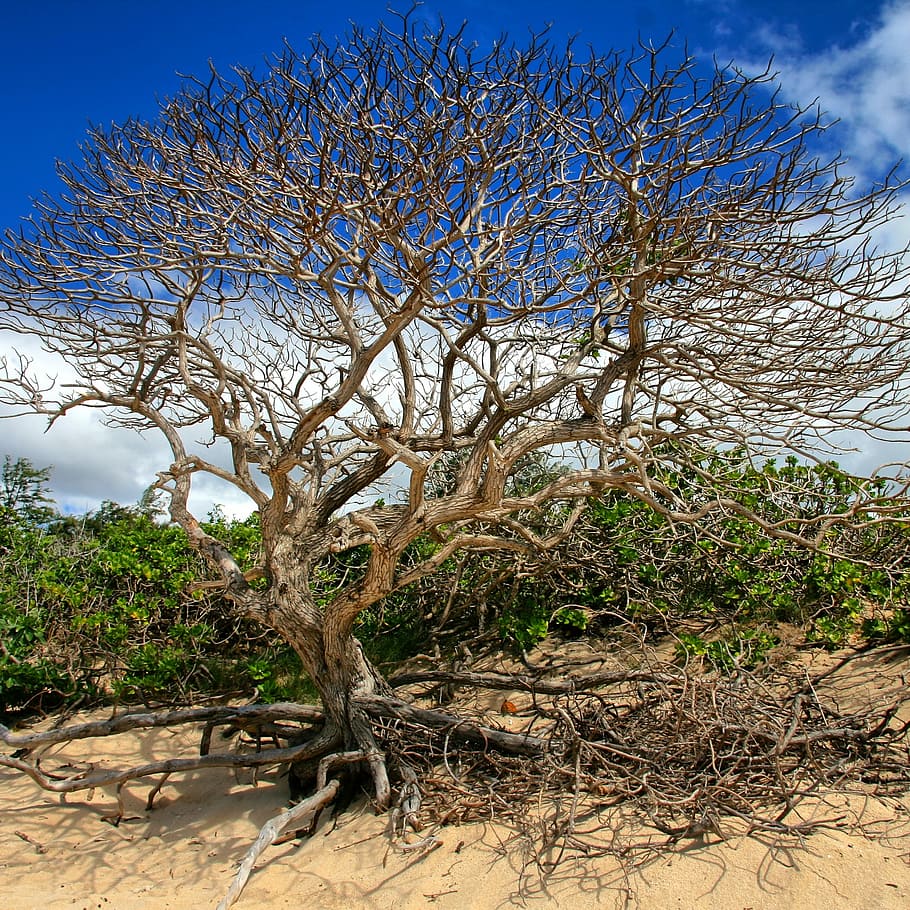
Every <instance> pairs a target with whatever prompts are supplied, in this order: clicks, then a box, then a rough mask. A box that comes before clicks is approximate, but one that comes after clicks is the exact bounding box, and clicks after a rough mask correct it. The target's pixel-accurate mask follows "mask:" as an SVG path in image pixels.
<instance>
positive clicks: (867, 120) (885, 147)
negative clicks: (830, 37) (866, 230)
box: [750, 0, 910, 177]
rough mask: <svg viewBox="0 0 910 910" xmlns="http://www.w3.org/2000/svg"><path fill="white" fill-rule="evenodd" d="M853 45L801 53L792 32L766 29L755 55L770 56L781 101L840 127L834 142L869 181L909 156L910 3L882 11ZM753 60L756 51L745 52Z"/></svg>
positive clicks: (854, 34)
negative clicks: (812, 110)
mask: <svg viewBox="0 0 910 910" xmlns="http://www.w3.org/2000/svg"><path fill="white" fill-rule="evenodd" d="M850 36H851V37H852V38H853V39H854V40H853V42H852V43H850V44H835V45H833V46H832V47H828V48H825V49H824V50H823V51H817V52H815V53H808V52H806V50H805V48H804V44H803V39H802V37H801V36H800V35H799V34H798V33H797V32H795V31H794V30H793V29H792V28H788V29H786V30H785V31H780V30H775V28H774V27H771V26H766V27H765V28H764V29H761V30H760V31H759V33H758V35H757V36H756V38H757V42H758V44H759V47H760V48H761V50H762V51H767V52H768V53H770V54H773V55H774V69H775V70H777V71H778V72H779V73H780V84H781V91H782V92H783V95H784V97H785V98H787V99H788V100H791V101H793V102H794V103H799V104H808V103H810V102H811V101H813V100H814V99H817V100H818V104H819V106H820V107H821V109H822V111H824V112H825V113H826V115H828V116H829V117H830V118H832V119H837V120H839V121H840V122H841V126H840V127H839V128H837V129H835V130H834V131H833V137H834V141H836V143H837V144H838V146H840V147H842V148H843V149H844V151H845V152H846V153H847V155H848V156H849V159H850V165H851V167H852V169H853V170H854V171H855V172H856V174H857V175H858V176H860V177H874V176H876V175H877V174H879V173H881V172H882V171H887V170H889V169H890V168H891V167H892V166H893V164H894V163H895V162H896V161H897V160H898V159H906V158H907V157H908V155H910V93H908V88H907V87H908V86H910V53H908V48H910V0H898V2H894V3H889V4H886V5H885V6H883V7H882V8H881V9H880V11H879V13H878V16H877V18H876V19H874V20H872V21H871V23H870V24H868V25H867V26H866V28H865V29H863V30H862V31H859V32H857V31H855V30H854V31H852V32H851V33H850ZM750 50H751V51H752V54H753V55H754V53H755V47H754V45H753V47H752V48H751V49H750Z"/></svg>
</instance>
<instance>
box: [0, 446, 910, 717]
mask: <svg viewBox="0 0 910 910" xmlns="http://www.w3.org/2000/svg"><path fill="white" fill-rule="evenodd" d="M728 458H729V456H728ZM6 466H7V470H6V472H5V474H4V484H5V485H4V488H3V491H2V492H3V494H4V496H5V497H6V501H7V502H10V503H11V505H9V506H6V507H4V509H3V511H2V513H0V514H2V522H0V628H2V637H0V640H2V642H3V652H2V654H0V712H2V714H3V715H5V716H9V715H10V714H11V713H14V712H21V711H23V710H49V709H51V708H54V707H58V706H60V705H62V704H64V703H73V702H76V701H85V700H112V699H113V700H117V701H125V702H132V701H136V700H137V699H138V700H141V701H144V702H146V703H148V704H155V703H187V702H192V701H194V700H196V699H198V698H200V697H201V696H212V695H220V696H224V695H228V694H231V693H237V694H239V693H243V694H244V695H245V696H248V695H250V694H252V693H253V692H254V691H256V692H258V696H259V698H260V699H262V700H263V701H266V702H277V701H310V700H312V698H313V697H314V695H315V692H314V690H313V689H312V688H311V683H309V682H308V681H307V680H306V679H305V678H304V679H301V676H300V670H299V664H298V663H297V661H296V658H295V656H294V654H293V652H292V651H291V650H290V649H289V648H288V647H287V646H286V645H285V644H284V643H283V642H282V641H281V639H280V638H278V637H277V636H275V635H274V634H270V633H269V632H268V631H267V630H265V629H261V630H259V631H258V632H257V631H255V630H254V629H252V628H251V627H250V625H249V624H248V623H239V622H237V621H232V620H229V619H228V618H227V616H228V615H229V614H228V613H227V611H225V610H224V608H223V606H222V605H221V604H220V603H219V597H220V592H219V591H218V590H217V589H216V588H212V587H202V588H200V587H198V586H195V585H194V582H195V580H196V579H197V578H198V576H199V573H200V565H199V556H198V554H196V553H195V552H194V551H193V550H192V548H191V547H190V546H189V544H188V542H187V540H186V537H185V535H184V534H183V532H182V530H181V529H180V528H178V527H176V526H174V525H170V524H168V523H166V522H164V521H163V520H162V518H161V516H160V514H158V513H157V512H156V510H155V508H154V504H153V503H145V504H144V505H140V506H137V507H134V508H127V507H123V506H119V505H115V504H113V503H106V504H104V505H103V506H102V507H101V508H100V509H99V510H98V511H96V512H93V513H91V514H88V515H84V516H79V517H74V516H66V517H64V516H61V515H59V514H57V513H56V512H55V511H54V510H53V509H52V508H51V507H50V505H49V503H50V501H51V500H50V497H49V496H48V495H47V484H48V481H49V477H50V470H49V469H37V468H35V467H34V466H32V465H31V464H29V463H28V462H27V461H25V460H23V459H19V460H16V461H12V460H11V459H10V458H9V457H7V460H6ZM740 470H741V471H742V472H743V474H744V477H743V478H742V485H743V487H744V488H751V489H752V490H754V492H755V495H756V497H758V496H761V497H762V498H763V501H764V505H763V506H762V508H763V509H764V514H765V517H766V518H768V519H769V520H770V519H771V518H772V517H773V514H772V513H774V512H777V511H779V510H780V509H782V508H788V509H789V508H790V505H789V504H786V503H784V502H783V501H782V497H783V496H784V495H785V494H786V491H793V490H797V489H798V490H800V491H801V493H800V495H801V496H802V497H803V498H804V499H805V500H806V501H807V502H808V501H809V500H811V499H812V498H813V497H824V498H825V499H827V498H828V497H829V496H830V494H831V493H832V491H833V492H834V493H835V494H836V495H837V496H840V497H841V500H842V504H843V506H844V507H846V505H847V503H848V502H849V500H850V498H851V497H852V496H853V495H854V494H855V489H856V487H857V486H858V485H860V484H863V483H868V481H867V480H863V479H861V478H855V477H850V476H849V475H846V474H844V473H843V472H841V471H840V470H839V469H837V467H836V466H834V465H832V464H826V465H818V466H814V467H809V466H807V465H803V464H798V463H796V462H795V461H791V462H789V463H788V464H786V465H784V466H777V465H775V464H774V463H771V462H769V463H767V464H765V465H764V466H763V467H762V468H761V469H755V468H752V467H750V466H748V462H745V461H742V460H741V462H740ZM23 479H27V480H28V483H27V484H23V483H22V481H23ZM680 482H682V481H680ZM877 483H878V484H879V485H880V486H881V485H882V484H883V483H884V482H883V481H879V482H877ZM11 486H12V487H14V489H15V490H17V491H18V492H17V493H16V495H15V496H13V495H11V494H12V493H13V490H10V489H9V487H11ZM756 507H758V506H756ZM722 523H723V524H724V528H723V530H722V534H721V533H720V532H718V534H717V535H714V534H711V535H708V534H707V533H706V530H705V529H704V528H701V529H694V528H692V527H691V526H689V525H684V526H682V527H673V526H671V525H670V524H669V523H667V522H666V521H664V520H663V519H660V518H659V517H655V515H654V513H653V511H652V510H650V509H648V508H647V507H646V506H645V505H643V504H642V503H641V502H640V501H638V500H636V499H634V498H631V497H628V496H623V495H621V494H616V493H608V494H606V495H604V496H601V497H599V498H596V499H591V500H590V501H589V503H588V507H587V509H586V511H585V514H584V515H583V517H582V518H581V520H579V522H578V523H577V524H576V526H575V530H574V532H573V534H572V535H571V536H570V537H568V538H567V539H566V541H564V542H563V543H562V544H561V545H560V546H559V547H558V548H556V549H555V550H553V551H551V552H549V553H547V554H546V557H545V559H540V558H539V557H538V558H527V559H523V560H522V559H515V558H514V557H512V556H508V557H503V556H501V555H496V554H487V555H485V556H484V557H483V558H482V559H478V558H473V559H471V558H462V559H460V560H458V559H455V558H453V559H450V560H449V561H447V562H446V563H443V564H442V565H441V566H440V570H439V572H438V573H437V574H435V575H434V576H430V577H429V578H425V579H422V580H421V581H420V582H418V583H415V584H414V585H412V586H411V587H409V588H407V589H405V590H404V591H402V592H399V593H398V594H396V595H394V596H392V597H391V598H389V599H388V600H387V601H386V602H385V603H383V604H382V605H381V606H379V607H376V608H373V609H370V610H367V611H364V613H363V614H362V616H361V617H360V620H359V626H358V630H359V632H360V634H361V636H362V637H363V639H364V641H365V642H367V648H368V653H369V656H370V658H371V659H372V660H374V661H375V662H377V663H378V664H379V665H384V666H394V665H395V664H396V663H398V662H401V661H403V660H405V659H406V658H409V657H411V656H413V655H414V654H416V653H418V652H419V651H421V650H424V649H429V648H431V647H432V646H433V642H436V644H437V645H440V644H441V645H442V647H443V648H444V650H445V652H447V653H449V654H454V650H455V649H454V645H453V641H454V638H455V637H456V636H457V637H459V638H460V639H464V638H465V636H468V637H478V638H483V636H484V632H486V637H487V639H489V638H490V636H493V638H494V639H498V640H499V641H500V642H501V644H502V645H503V646H514V647H517V648H519V649H529V648H531V647H532V646H533V645H535V644H537V643H538V642H540V641H542V640H543V639H544V638H545V637H546V636H547V635H549V634H553V633H557V634H561V635H564V636H565V635H569V636H573V635H580V634H589V635H592V636H603V635H609V634H610V631H611V630H612V629H613V628H614V627H616V626H619V625H622V624H624V623H645V624H648V625H650V626H651V627H652V628H654V629H655V630H657V631H658V632H660V631H664V632H665V633H668V632H669V631H671V630H672V632H673V635H674V637H675V639H676V641H677V651H678V655H679V657H680V659H682V660H691V659H698V660H702V661H704V662H706V663H707V664H709V665H710V666H713V667H715V668H719V669H726V670H730V669H731V668H733V667H738V666H745V667H751V666H754V665H755V664H756V663H758V662H759V661H761V660H762V659H763V658H764V657H765V656H766V655H767V653H768V652H769V650H770V649H771V648H772V647H773V646H774V644H775V643H776V632H777V628H778V626H779V624H780V623H789V624H795V625H798V626H801V627H804V628H805V633H806V637H807V641H808V642H810V643H816V644H818V645H821V646H828V647H839V646H842V645H845V644H847V643H852V644H859V643H861V642H872V641H876V642H878V641H895V640H903V641H910V609H908V592H910V587H908V586H910V573H908V563H907V560H906V552H907V547H908V545H910V520H908V522H907V523H906V524H903V525H900V524H889V525H886V526H882V527H880V528H878V529H877V530H876V531H874V532H866V533H864V534H863V535H862V536H861V537H860V538H859V539H857V540H855V541H853V542H852V543H851V544H850V545H851V546H853V547H854V549H855V556H856V558H855V559H853V560H850V559H846V558H842V557H840V558H833V557H830V556H827V555H824V554H821V553H813V552H810V551H807V550H806V549H805V548H803V547H799V546H797V545H795V544H793V543H792V542H788V541H785V540H781V539H777V538H773V537H769V536H768V535H766V534H763V533H762V532H761V531H760V530H759V529H758V528H757V527H756V525H755V524H754V523H751V522H748V521H744V520H742V519H737V518H726V519H724V520H723V522H722ZM206 530H207V532H208V533H212V534H216V535H217V536H218V537H219V539H222V540H227V541H230V545H231V547H232V550H233V552H235V553H236V554H238V558H239V559H240V561H241V564H242V565H244V566H253V565H256V564H257V562H258V559H259V553H260V550H261V545H262V544H261V531H260V528H259V522H258V517H257V516H256V515H255V514H254V515H253V516H251V517H250V518H249V519H246V520H228V519H226V518H225V516H224V515H223V514H221V513H220V512H218V510H216V511H215V512H213V513H212V514H211V515H210V516H209V522H208V523H207V524H206ZM715 536H717V537H722V538H723V539H724V540H726V541H729V542H730V543H731V544H732V545H724V546H722V545H720V544H718V543H717V542H716V540H715V539H712V537H715ZM415 546H418V547H421V548H422V549H423V550H424V551H428V550H432V549H433V548H434V547H438V543H434V542H433V541H431V540H429V539H427V540H424V541H420V542H418V543H417V544H416V545H415ZM421 555H425V553H423V554H415V555H414V556H413V557H412V558H415V559H416V558H421ZM870 557H874V560H872V564H870ZM367 558H368V553H367V552H366V550H360V551H350V552H348V553H347V554H344V555H338V556H333V557H332V558H330V559H329V560H327V561H326V562H325V563H324V565H323V566H322V569H321V585H322V590H323V593H322V595H321V596H322V597H325V598H330V597H331V596H332V594H333V592H334V591H335V590H337V589H338V588H339V587H341V586H342V585H343V584H345V583H347V581H348V580H349V578H350V576H351V574H352V573H356V572H357V571H362V569H363V565H364V564H365V562H366V560H367ZM886 565H890V569H889V568H886V567H885V566H886ZM687 621H690V622H692V621H696V625H698V626H699V631H685V630H684V627H685V624H686V622H687ZM706 630H707V631H706Z"/></svg>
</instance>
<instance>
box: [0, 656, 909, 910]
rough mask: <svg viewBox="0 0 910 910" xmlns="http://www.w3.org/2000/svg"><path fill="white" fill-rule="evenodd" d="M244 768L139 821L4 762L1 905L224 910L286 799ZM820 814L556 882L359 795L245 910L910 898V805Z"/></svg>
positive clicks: (471, 839)
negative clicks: (401, 847) (403, 827)
mask: <svg viewBox="0 0 910 910" xmlns="http://www.w3.org/2000/svg"><path fill="white" fill-rule="evenodd" d="M879 678H880V674H877V673H874V672H872V673H871V674H870V679H871V680H873V681H874V680H877V679H879ZM93 716H94V717H96V718H97V717H99V716H102V715H99V714H98V713H97V712H96V713H95V714H94V715H93ZM197 745H198V731H193V730H190V729H185V728H184V729H180V730H152V731H143V732H141V733H130V734H127V735H121V736H119V737H112V738H110V739H108V740H106V741H105V742H104V743H103V746H104V754H105V761H104V763H103V765H102V766H104V767H122V766H125V765H127V764H134V763H136V761H137V759H139V758H141V759H142V760H148V759H151V758H155V757H165V756H172V755H174V754H175V752H177V751H180V752H182V753H184V754H192V753H193V750H194V748H195V747H196V746H197ZM92 748H96V749H97V748H98V743H97V742H92V741H83V742H80V743H76V744H70V745H69V746H67V747H66V749H65V750H64V749H58V750H56V751H55V752H54V753H53V755H52V756H50V755H49V756H48V757H47V758H46V759H45V766H46V767H51V766H52V765H53V763H54V762H55V761H56V762H59V763H63V762H65V761H73V762H75V761H79V760H80V759H83V760H84V759H87V758H88V757H90V756H91V757H93V758H97V757H98V756H97V754H96V755H94V756H92V754H91V750H92ZM243 775H245V779H243ZM243 775H241V779H238V776H237V775H236V774H235V773H234V772H233V771H228V770H220V769H219V770H214V771H212V770H209V771H205V772H192V773H189V774H186V775H184V776H183V777H182V778H176V777H175V778H172V779H171V781H169V782H168V783H167V784H166V785H165V787H164V789H163V791H162V793H161V795H160V796H159V798H158V800H157V802H156V805H155V808H154V809H153V810H152V811H146V808H145V800H146V796H147V795H148V791H149V788H150V785H149V784H148V783H142V782H133V783H131V784H130V785H129V786H128V788H127V790H128V795H127V798H126V815H127V817H126V818H124V819H123V820H122V821H121V822H120V824H119V825H118V826H114V825H113V824H112V823H111V821H110V818H109V817H110V816H111V815H113V814H115V813H116V810H117V802H116V799H115V797H114V795H113V793H111V792H102V791H101V790H98V791H95V792H94V793H79V794H76V795H74V796H70V797H68V799H67V801H66V802H65V803H61V801H60V798H59V797H58V796H57V795H55V794H51V793H48V792H46V791H43V790H41V789H40V788H39V787H38V786H37V785H36V784H34V783H33V782H32V781H31V780H29V779H28V778H26V777H24V776H23V775H21V774H19V773H18V772H16V771H13V770H11V769H7V768H0V908H4V910H35V908H41V910H63V908H67V910H72V908H77V910H90V908H91V910H95V908H112V910H119V908H124V910H152V908H155V910H202V908H214V907H215V906H216V904H217V903H218V901H219V900H220V899H221V897H222V896H223V894H224V892H225V891H226V890H227V887H228V885H229V884H230V881H231V879H232V877H233V875H234V872H235V870H236V867H237V864H238V863H239V861H240V860H241V859H242V858H243V856H244V854H245V853H246V851H247V850H248V848H249V846H250V844H251V843H252V842H253V840H254V839H255V837H256V835H257V834H258V832H259V829H260V827H261V826H262V825H263V824H264V823H265V822H266V821H267V820H268V819H269V818H271V817H272V816H274V815H276V814H278V813H279V812H280V811H282V809H283V808H284V807H285V805H286V803H287V784H286V781H285V780H284V779H282V778H281V777H280V776H279V774H278V772H277V771H271V772H268V773H264V774H261V775H260V778H259V780H258V782H257V783H256V784H255V785H254V784H253V783H252V781H251V780H250V777H249V774H248V773H247V772H243ZM811 811H812V812H814V813H815V816H816V817H817V818H826V819H831V820H832V822H831V827H830V828H829V829H825V830H821V831H817V832H815V833H813V834H812V835H811V836H809V837H807V838H805V839H804V840H803V842H802V843H801V844H800V843H797V842H795V841H794V840H793V839H792V838H791V839H786V840H775V839H774V838H771V837H763V838H755V837H733V838H730V839H728V840H725V841H720V840H719V839H716V838H713V839H712V840H711V841H709V842H707V843H703V842H701V841H691V840H690V841H685V842H680V843H679V844H678V845H677V846H676V847H675V848H674V849H673V850H672V852H669V853H666V854H664V855H661V856H660V857H659V858H657V859H655V860H653V861H651V862H650V863H649V864H647V865H646V866H644V867H643V868H640V869H637V870H635V871H633V872H631V873H630V872H627V871H625V870H623V869H622V868H620V867H619V866H618V865H617V863H616V861H615V860H612V859H608V858H599V859H588V860H585V861H568V862H566V863H564V864H563V865H561V866H560V867H558V869H557V870H556V871H555V872H552V873H550V874H546V875H541V873H540V872H539V870H538V869H537V867H536V866H534V865H533V864H531V865H529V864H528V863H527V858H528V852H527V849H526V845H525V844H523V842H522V841H521V840H520V839H519V838H516V837H514V836H513V835H512V832H510V830H509V829H507V828H503V827H498V826H497V825H495V824H491V823H488V824H483V825H481V824H475V825H465V826H456V827H448V828H443V829H441V831H440V832H439V836H440V838H441V840H442V845H441V846H440V847H439V848H438V849H436V850H434V851H433V852H431V853H429V854H427V855H423V856H414V855H403V854H401V853H398V852H395V851H392V850H390V849H389V842H388V837H387V835H386V828H387V820H386V818H384V817H376V816H375V815H374V814H373V812H372V811H371V809H370V808H369V806H368V805H366V804H361V805H359V806H358V805H355V806H354V807H352V808H351V809H350V810H349V811H348V812H347V813H346V814H344V815H342V816H341V817H339V818H338V819H336V820H333V819H332V818H330V817H328V813H325V816H324V818H323V819H322V821H321V823H320V826H319V829H318V831H317V832H316V834H315V835H314V836H313V837H312V838H310V839H309V840H306V841H304V842H289V843H286V844H283V845H280V846H277V847H271V848H269V849H268V850H267V851H266V852H265V853H264V854H263V855H262V857H261V858H260V860H259V862H258V863H257V866H256V869H255V871H254V873H253V875H252V877H251V879H250V881H249V883H248V884H247V886H246V890H245V891H244V893H243V895H242V896H241V898H240V900H239V901H238V902H237V903H236V904H235V907H236V908H238V910H252V908H257V910H277V908H285V907H295V908H298V907H301V906H307V907H309V908H339V910H340V908H344V910H354V908H361V907H363V908H382V910H392V908H396V910H397V908H400V910H410V908H418V907H420V908H422V907H434V908H435V907H438V908H440V910H444V908H452V910H454V908H458V910H465V908H499V907H512V906H527V907H567V908H572V910H576V908H593V907H598V908H614V907H615V908H640V910H658V908H660V910H666V908H693V910H695V908H712V910H778V908H780V910H783V908H801V910H836V908H851V910H853V908H869V910H873V908H875V910H906V908H908V907H910V799H908V798H907V797H901V798H890V799H885V800H879V799H874V798H871V797H869V796H865V797H864V796H863V795H861V794H856V793H854V794H853V795H844V794H832V795H830V796H828V797H826V798H825V799H824V800H822V801H819V802H817V803H816V804H814V806H813V807H812V809H811ZM857 824H859V825H860V827H857Z"/></svg>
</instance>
